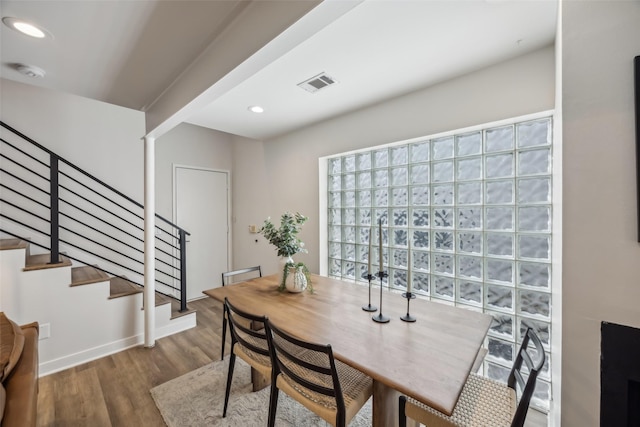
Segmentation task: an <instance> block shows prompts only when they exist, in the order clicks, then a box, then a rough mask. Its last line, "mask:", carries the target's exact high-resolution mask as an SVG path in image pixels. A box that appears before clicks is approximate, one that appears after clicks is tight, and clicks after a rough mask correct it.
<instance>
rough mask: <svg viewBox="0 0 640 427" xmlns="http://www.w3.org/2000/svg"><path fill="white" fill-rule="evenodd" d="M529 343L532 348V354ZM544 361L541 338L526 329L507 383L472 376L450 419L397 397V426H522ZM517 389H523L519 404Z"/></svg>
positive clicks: (428, 408) (410, 400) (417, 403)
mask: <svg viewBox="0 0 640 427" xmlns="http://www.w3.org/2000/svg"><path fill="white" fill-rule="evenodd" d="M530 341H531V342H533V345H534V347H535V355H533V354H531V353H532V351H531V350H532V349H531V348H529V342H530ZM533 356H535V357H537V359H538V361H537V363H534V362H533V359H534V357H533ZM545 358H546V356H545V353H544V348H543V347H542V343H541V342H540V338H538V336H537V335H536V334H535V332H534V331H533V330H532V329H531V328H529V329H527V331H526V333H525V336H524V338H523V340H522V345H521V346H520V350H519V351H518V355H517V357H516V360H515V362H514V364H513V367H512V368H511V373H510V374H509V379H508V381H507V384H503V383H501V382H498V381H495V380H492V379H489V378H485V377H482V376H480V375H476V374H473V373H472V374H471V375H469V378H468V379H467V383H466V384H465V386H464V388H463V390H462V394H461V395H460V399H459V400H458V403H457V404H456V407H455V409H454V410H453V414H452V415H451V416H446V415H444V414H442V413H440V412H438V411H436V410H435V409H433V408H430V407H428V406H426V405H424V404H422V403H420V402H417V401H415V400H413V399H411V398H407V397H406V396H400V408H399V409H400V411H399V412H400V423H399V425H400V427H406V426H407V417H409V418H411V419H413V420H416V421H419V422H421V423H423V424H425V425H427V426H429V427H431V426H434V427H443V426H457V427H472V426H473V427H475V426H477V427H484V426H495V427H498V426H504V427H509V426H511V427H522V426H523V425H524V421H525V419H526V417H527V411H528V410H529V402H530V401H531V396H533V391H534V389H535V386H536V379H537V378H538V373H539V372H540V369H541V368H542V365H544V362H545ZM523 361H524V362H525V364H526V365H527V368H528V372H529V377H528V378H527V379H526V380H525V377H524V375H523V373H522V362H523ZM525 372H526V371H525ZM516 390H522V396H521V397H520V402H519V403H518V400H517V397H516Z"/></svg>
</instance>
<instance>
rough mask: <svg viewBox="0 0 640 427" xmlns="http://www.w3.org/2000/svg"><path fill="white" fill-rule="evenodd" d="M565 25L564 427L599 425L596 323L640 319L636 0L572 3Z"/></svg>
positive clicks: (639, 21) (639, 19)
mask: <svg viewBox="0 0 640 427" xmlns="http://www.w3.org/2000/svg"><path fill="white" fill-rule="evenodd" d="M562 26H563V29H562V31H563V37H562V43H563V61H562V67H563V81H562V84H563V92H562V95H563V114H564V121H563V123H564V125H563V133H564V138H563V144H564V152H563V156H564V165H563V174H564V177H563V182H564V189H563V193H564V205H563V209H564V220H563V224H564V230H563V244H564V252H563V257H564V263H563V322H564V325H563V331H562V338H563V350H562V351H563V362H562V425H563V426H569V427H570V426H595V425H599V419H600V410H599V409H600V324H601V322H602V321H605V320H606V321H609V322H614V323H620V324H624V325H628V326H634V327H640V244H639V243H638V242H637V236H638V231H637V217H636V215H637V206H636V175H635V174H636V164H635V154H636V153H635V139H634V116H633V57H634V56H636V55H640V2H639V1H588V2H586V1H579V2H578V1H567V2H564V5H563V21H562ZM602 425H606V423H605V424H602Z"/></svg>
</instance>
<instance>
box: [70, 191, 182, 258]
mask: <svg viewBox="0 0 640 427" xmlns="http://www.w3.org/2000/svg"><path fill="white" fill-rule="evenodd" d="M60 200H61V201H62V202H64V203H66V204H67V205H69V206H71V207H73V208H75V209H78V210H79V211H80V212H82V213H84V214H86V215H88V216H90V217H92V218H94V219H95V220H97V221H100V222H102V223H103V224H106V225H108V226H110V227H112V228H114V229H116V230H118V231H120V232H122V233H124V234H126V235H127V236H130V237H132V238H134V239H136V240H138V241H140V242H144V239H142V238H140V237H138V236H136V235H134V234H131V233H129V232H128V231H125V230H124V229H122V228H120V227H118V226H116V225H114V224H112V223H110V222H108V221H107V220H105V219H102V218H100V217H99V216H97V215H94V214H92V213H91V212H88V211H86V210H84V209H82V208H81V207H79V206H76V205H74V204H73V203H71V202H70V201H68V200H64V199H60ZM60 214H63V215H64V216H66V217H67V218H70V219H73V220H74V221H78V222H80V223H81V224H83V225H86V224H84V223H83V222H82V221H80V220H77V219H76V218H73V217H71V216H70V215H68V214H65V213H63V212H60ZM87 226H88V225H87ZM88 227H90V226H88ZM158 240H160V241H162V242H163V243H166V244H167V245H169V246H170V247H172V248H174V249H179V248H178V247H177V246H173V245H172V244H171V243H169V242H167V241H165V240H163V239H160V238H158ZM156 249H158V250H159V251H160V252H162V253H165V254H167V255H169V256H170V257H173V258H175V259H178V257H176V256H174V255H172V254H171V253H169V252H167V251H165V250H163V249H160V248H156Z"/></svg>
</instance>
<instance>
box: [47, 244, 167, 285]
mask: <svg viewBox="0 0 640 427" xmlns="http://www.w3.org/2000/svg"><path fill="white" fill-rule="evenodd" d="M60 241H61V242H62V243H64V244H66V245H69V246H73V247H74V248H76V249H80V250H81V251H84V252H86V253H88V254H91V255H93V256H95V257H98V258H100V259H102V260H104V261H107V262H109V263H111V264H114V265H117V266H118V267H121V268H124V269H125V270H129V271H130V272H132V273H135V274H139V275H142V273H140V272H139V271H137V270H134V269H132V268H130V267H127V266H126V265H122V264H120V263H118V262H115V261H113V260H111V259H109V258H105V257H103V256H102V255H98V254H97V253H95V252H92V251H90V250H88V249H85V248H83V247H81V246H78V245H75V244H73V243H71V242H68V241H66V240H63V239H60ZM65 256H66V257H67V258H71V259H75V260H76V261H78V262H82V263H83V264H84V262H83V261H80V260H78V259H76V258H72V257H70V256H68V255H66V254H65ZM156 271H157V270H156ZM109 274H111V275H113V276H116V277H120V276H121V275H119V274H113V273H109ZM127 280H128V281H130V282H133V283H135V284H136V285H140V286H143V285H141V284H140V283H138V282H135V281H133V280H131V279H127ZM156 282H158V283H161V284H163V285H165V286H169V287H172V286H171V285H169V284H168V283H164V282H162V281H160V280H156ZM174 289H177V288H174Z"/></svg>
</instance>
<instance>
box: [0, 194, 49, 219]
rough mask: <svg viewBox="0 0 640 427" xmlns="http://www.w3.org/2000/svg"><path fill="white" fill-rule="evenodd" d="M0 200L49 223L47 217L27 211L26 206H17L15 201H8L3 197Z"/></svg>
mask: <svg viewBox="0 0 640 427" xmlns="http://www.w3.org/2000/svg"><path fill="white" fill-rule="evenodd" d="M0 201H1V202H3V203H6V204H8V205H9V206H13V207H14V208H16V209H18V210H21V211H22V212H24V213H26V214H29V215H31V216H33V217H36V218H38V219H39V220H41V221H44V222H46V223H49V218H45V217H42V216H40V215H38V214H35V213H33V212H30V211H28V210H27V209H26V208H23V207H22V206H18V205H16V204H15V203H13V202H10V201H8V200H5V199H3V198H0ZM9 219H11V220H13V218H9Z"/></svg>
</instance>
